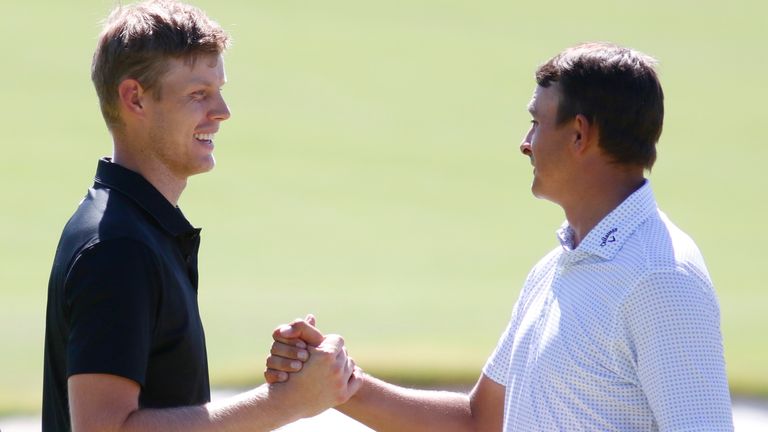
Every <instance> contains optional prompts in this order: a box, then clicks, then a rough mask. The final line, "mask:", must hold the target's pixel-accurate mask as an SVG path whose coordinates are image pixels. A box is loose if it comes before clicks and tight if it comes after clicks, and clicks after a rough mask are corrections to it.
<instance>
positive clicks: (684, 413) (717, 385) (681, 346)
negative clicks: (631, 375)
mask: <svg viewBox="0 0 768 432" xmlns="http://www.w3.org/2000/svg"><path fill="white" fill-rule="evenodd" d="M621 313H622V315H623V316H622V318H623V322H624V326H625V331H626V332H627V338H628V341H629V344H630V351H631V352H632V353H633V357H634V359H633V360H634V362H635V364H636V370H637V377H638V380H639V383H640V386H641V387H642V389H643V392H644V393H645V395H646V397H647V399H648V403H649V404H650V407H651V410H652V411H653V414H654V417H655V418H656V422H657V424H658V426H659V430H661V431H694V430H708V431H731V430H733V419H732V413H731V401H730V394H729V391H728V381H727V378H726V372H725V360H724V357H723V345H722V336H721V333H720V312H719V307H718V303H717V299H716V297H715V293H714V289H713V288H712V286H711V285H710V284H709V283H707V282H705V281H703V280H702V279H700V278H698V277H696V276H694V275H691V274H689V273H687V272H686V271H685V270H683V269H678V270H675V271H669V272H659V273H653V274H651V275H649V276H648V277H646V278H645V279H643V280H642V281H641V282H640V284H639V285H638V286H637V287H636V289H635V290H634V291H633V292H632V294H631V295H630V296H629V297H628V299H627V301H626V303H625V304H624V307H623V308H622V312H621Z"/></svg>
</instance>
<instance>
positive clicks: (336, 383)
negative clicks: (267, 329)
mask: <svg viewBox="0 0 768 432" xmlns="http://www.w3.org/2000/svg"><path fill="white" fill-rule="evenodd" d="M315 323H316V321H315V317H314V316H312V315H308V316H307V317H306V318H305V319H297V320H295V321H293V322H292V323H290V324H284V325H281V326H279V327H277V328H276V329H275V330H274V332H273V333H272V338H273V339H274V342H273V343H272V349H271V350H270V356H269V357H268V358H267V362H266V363H267V369H266V370H265V371H264V378H265V379H266V382H267V384H268V385H269V388H270V393H273V394H275V396H279V397H281V398H287V399H289V400H291V402H290V403H289V406H293V407H295V408H297V410H298V411H300V415H301V416H302V417H311V416H314V415H317V414H319V413H321V412H323V411H325V410H327V409H329V408H333V407H335V406H338V405H341V404H344V403H346V402H347V401H348V400H349V399H350V398H351V397H352V396H353V395H354V394H355V393H357V391H358V390H359V389H360V387H361V386H362V384H363V381H362V371H361V369H360V368H358V367H357V366H356V365H355V361H354V360H353V359H352V358H351V357H349V355H348V354H347V349H346V347H345V346H344V339H343V338H342V337H341V336H339V335H335V334H329V335H323V334H322V333H321V332H320V331H319V330H318V329H317V327H315Z"/></svg>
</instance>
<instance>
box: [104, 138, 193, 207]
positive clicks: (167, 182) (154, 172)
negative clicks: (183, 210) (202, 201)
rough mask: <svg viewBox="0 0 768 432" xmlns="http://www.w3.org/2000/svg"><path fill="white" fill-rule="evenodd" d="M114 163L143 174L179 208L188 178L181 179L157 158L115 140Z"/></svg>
mask: <svg viewBox="0 0 768 432" xmlns="http://www.w3.org/2000/svg"><path fill="white" fill-rule="evenodd" d="M112 162H114V163H116V164H118V165H120V166H122V167H124V168H128V169H129V170H131V171H134V172H137V173H139V174H141V176H142V177H144V179H146V180H147V181H148V182H149V183H150V184H151V185H152V186H154V187H155V189H157V190H158V191H159V192H160V193H161V194H162V195H163V196H164V197H165V199H167V200H168V202H170V203H171V204H172V205H173V206H174V207H176V206H178V202H179V198H180V197H181V193H182V192H183V191H184V188H185V187H186V186H187V179H186V178H179V177H177V176H175V175H173V172H172V171H171V170H170V169H169V168H168V166H166V165H165V164H163V163H162V162H161V161H159V160H157V159H156V158H154V157H152V156H150V155H148V154H146V153H145V152H141V151H132V149H131V148H130V147H129V146H125V145H121V144H120V143H118V141H117V140H115V143H114V149H113V153H112Z"/></svg>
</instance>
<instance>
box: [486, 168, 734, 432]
mask: <svg viewBox="0 0 768 432" xmlns="http://www.w3.org/2000/svg"><path fill="white" fill-rule="evenodd" d="M572 236H573V231H572V230H571V228H570V227H569V226H568V224H567V223H565V224H564V225H563V226H562V227H561V229H560V230H559V231H558V237H559V239H560V243H561V247H558V248H556V249H555V250H553V251H552V252H550V253H549V254H548V255H547V256H545V257H544V258H543V259H542V260H541V261H540V262H539V263H538V264H537V265H536V266H535V267H534V268H533V270H532V271H531V273H530V274H529V275H528V278H527V280H526V282H525V286H524V287H523V290H522V292H521V294H520V298H519V299H518V301H517V303H516V304H515V307H514V310H513V312H512V317H511V319H510V322H509V326H508V327H507V329H506V331H505V332H504V334H503V335H502V337H501V339H500V341H499V344H498V346H497V347H496V350H495V351H494V353H493V354H492V355H491V357H490V359H488V362H487V363H486V365H485V368H484V369H483V373H484V374H485V375H486V376H487V377H488V378H490V379H492V380H494V381H495V382H498V383H499V384H502V385H504V386H506V397H505V404H504V407H505V408H504V430H505V431H525V432H529V431H622V432H626V431H657V430H661V431H705V430H706V431H731V430H733V420H732V414H731V401H730V395H729V392H728V382H727V379H726V374H725V361H724V359H723V346H722V337H721V334H720V312H719V306H718V302H717V298H716V296H715V292H714V288H713V287H712V282H711V281H710V278H709V274H708V273H707V269H706V267H705V265H704V260H703V259H702V256H701V253H700V252H699V249H698V248H697V247H696V245H695V244H694V242H693V241H692V240H691V239H690V237H688V236H687V235H686V234H685V233H683V232H682V231H681V230H680V229H679V228H677V227H676V226H675V225H673V224H672V222H670V221H669V219H667V217H666V216H665V215H664V214H663V213H662V212H661V211H659V210H658V208H657V207H656V201H655V199H654V197H653V192H652V191H651V187H650V183H649V182H648V181H646V183H645V184H644V185H643V186H642V187H641V188H640V189H638V190H637V191H636V192H635V193H633V194H632V195H631V196H630V197H629V198H627V199H626V200H625V201H624V202H623V203H622V204H621V205H619V206H618V207H617V208H616V209H614V210H613V211H612V212H611V213H610V214H608V215H607V216H606V217H605V218H604V219H603V220H602V221H601V222H600V223H599V224H598V225H597V226H596V227H595V228H594V229H593V230H592V231H590V233H589V234H588V235H587V236H586V238H584V240H583V241H582V242H581V244H579V246H578V247H577V248H576V249H572V248H571V247H570V245H572V244H573V243H572Z"/></svg>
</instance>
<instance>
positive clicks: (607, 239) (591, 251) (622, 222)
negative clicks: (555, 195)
mask: <svg viewBox="0 0 768 432" xmlns="http://www.w3.org/2000/svg"><path fill="white" fill-rule="evenodd" d="M655 211H656V199H655V198H654V196H653V190H652V189H651V182H650V181H648V180H645V182H644V183H643V185H642V186H641V187H640V189H638V190H636V191H635V192H633V193H632V194H631V195H630V196H629V197H627V199H625V200H624V201H623V202H622V203H621V204H619V205H618V207H616V208H615V209H613V210H612V211H611V212H610V213H608V215H606V216H605V217H604V218H603V219H602V220H601V221H600V222H599V223H598V224H597V225H596V226H595V227H594V228H592V230H591V231H590V232H589V233H588V234H587V236H586V237H585V238H584V240H582V241H581V243H580V244H579V246H578V247H577V248H576V249H575V250H572V249H571V245H573V235H574V232H573V229H572V228H571V226H570V225H569V224H568V221H566V222H565V223H563V225H562V226H561V227H560V229H559V230H558V231H557V237H558V240H559V241H560V244H561V245H562V247H563V249H565V250H566V251H568V252H572V253H576V254H577V255H579V256H582V255H583V256H585V257H586V256H587V255H597V256H599V257H601V258H604V259H607V260H610V259H613V257H614V256H616V253H618V251H619V250H621V248H622V247H623V246H624V243H625V242H626V241H627V239H628V238H629V237H630V235H631V234H632V233H633V232H635V230H636V229H637V227H638V226H640V224H642V223H643V222H645V220H647V219H648V217H649V216H650V215H651V214H652V213H653V212H655Z"/></svg>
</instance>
